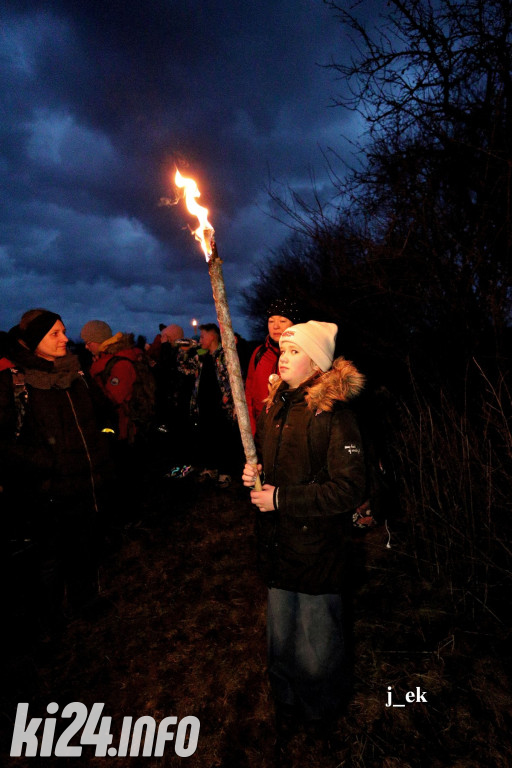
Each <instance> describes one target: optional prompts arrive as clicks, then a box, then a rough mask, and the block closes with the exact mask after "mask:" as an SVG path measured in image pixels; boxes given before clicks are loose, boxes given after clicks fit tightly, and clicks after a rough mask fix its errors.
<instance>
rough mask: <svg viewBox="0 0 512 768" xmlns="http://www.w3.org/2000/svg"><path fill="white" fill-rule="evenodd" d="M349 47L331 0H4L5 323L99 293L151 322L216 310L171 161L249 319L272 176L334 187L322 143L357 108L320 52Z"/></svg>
mask: <svg viewBox="0 0 512 768" xmlns="http://www.w3.org/2000/svg"><path fill="white" fill-rule="evenodd" d="M339 46H340V37H339V29H338V27H337V22H336V20H335V18H334V17H333V15H332V14H331V13H329V11H328V9H327V8H326V7H325V5H324V4H323V3H322V2H320V1H319V0H284V1H283V2H280V3H275V2H270V0H263V2H262V3H258V4H257V5H254V4H241V3H239V2H229V3H218V2H217V1H216V0H215V2H214V0H202V2H199V1H197V2H192V0H190V1H189V2H187V3H169V2H168V1H167V0H165V1H164V0H153V2H151V3H140V2H135V0H126V2H122V3H121V2H119V1H118V0H111V2H109V3H105V2H103V0H89V2H87V3H74V2H71V0H60V1H58V0H53V1H50V2H48V0H44V1H43V0H32V2H30V3H28V2H24V1H22V0H20V1H19V2H9V3H7V9H6V10H5V12H4V14H3V22H2V29H1V30H0V88H1V92H2V104H3V110H2V112H1V113H0V139H1V144H0V147H1V148H0V203H1V213H0V290H1V291H2V296H3V297H4V301H3V302H2V307H1V308H0V327H2V328H5V327H9V326H10V325H12V324H14V323H15V322H17V320H18V319H19V315H20V314H21V313H22V312H23V311H24V310H26V309H28V308H29V307H32V306H38V305H41V304H43V305H45V304H47V303H48V300H49V299H51V300H52V308H53V309H55V310H56V311H61V312H62V313H63V314H64V315H66V316H67V317H68V320H67V321H66V322H68V324H71V326H72V327H73V329H76V328H79V327H81V325H80V324H81V323H82V321H83V319H84V318H86V319H90V317H91V315H97V316H101V310H102V309H103V314H104V312H105V308H108V309H109V311H111V312H112V321H113V322H114V324H119V325H120V326H123V327H130V328H131V329H132V330H137V331H139V332H141V333H143V334H145V335H148V336H149V335H151V334H152V333H153V330H154V329H155V328H156V329H157V327H158V323H159V322H167V321H169V322H171V321H176V322H181V323H182V324H183V323H185V324H186V323H187V322H188V321H187V319H186V318H188V317H189V316H192V315H196V316H198V319H200V320H212V319H214V314H215V313H214V306H213V300H212V298H211V291H209V283H208V274H207V269H206V266H205V264H204V261H203V259H202V255H201V253H200V250H199V246H198V245H197V243H195V241H194V240H193V239H192V238H191V236H190V234H189V232H188V229H187V224H188V223H189V217H188V215H187V214H186V212H185V211H184V209H183V207H181V206H177V207H176V208H174V209H166V208H159V206H158V201H159V199H160V198H161V197H163V196H168V195H170V194H171V193H172V184H171V178H172V175H173V170H174V167H175V164H176V163H177V164H178V165H179V167H180V170H182V172H183V173H189V174H190V175H194V177H195V178H197V180H198V183H199V185H200V189H201V193H202V202H203V204H204V205H206V206H207V207H208V208H209V210H210V218H211V220H212V221H213V223H214V226H215V229H216V233H217V241H218V244H219V250H220V251H221V253H222V258H223V259H224V274H225V279H226V285H227V292H228V296H229V298H230V301H231V302H232V314H233V315H234V324H235V325H236V326H237V328H238V329H240V330H241V332H243V333H245V332H247V328H248V324H247V323H246V318H245V317H244V314H243V313H244V306H243V301H242V300H241V298H240V297H241V289H242V288H243V287H244V286H245V285H247V282H248V280H249V279H250V274H251V269H252V267H253V265H254V264H257V263H258V262H260V261H261V259H263V258H264V257H265V256H266V255H267V254H268V253H269V252H270V251H272V250H275V249H276V248H278V247H279V244H280V243H282V242H283V240H284V238H285V237H286V236H287V235H288V230H287V228H286V227H285V226H283V225H282V224H279V223H278V222H277V221H276V220H275V219H274V218H272V216H271V214H272V207H273V204H272V201H271V200H270V198H269V196H268V187H269V185H270V183H271V182H272V183H275V182H276V180H277V182H278V183H281V184H283V186H285V187H286V186H288V185H289V186H292V187H296V188H299V189H301V190H304V192H305V191H306V189H307V187H308V185H309V184H310V183H311V178H312V177H314V178H315V181H316V183H317V185H318V189H320V190H321V194H322V195H324V196H325V197H326V198H327V197H328V196H329V194H330V192H331V190H330V182H329V175H328V171H327V168H326V163H325V158H324V155H323V152H324V151H325V149H326V145H331V144H335V143H336V140H337V137H338V136H341V135H342V134H343V129H344V128H345V127H346V128H347V130H348V129H349V127H350V125H351V123H350V116H349V115H344V114H342V113H341V111H340V110H332V109H329V106H328V105H329V103H330V100H331V97H332V95H333V94H332V89H333V87H334V81H333V79H332V77H331V78H330V76H329V74H328V71H327V70H325V69H324V68H322V66H321V65H322V64H325V63H327V62H328V61H329V60H330V59H331V58H333V57H334V58H335V54H336V53H337V51H338V50H339ZM337 87H338V86H337ZM340 141H342V140H341V139H340ZM342 152H343V149H342V150H341V153H342ZM113 307H115V308H116V309H115V310H114V309H113ZM166 312H167V314H166ZM164 315H165V316H164ZM155 333H156V330H155Z"/></svg>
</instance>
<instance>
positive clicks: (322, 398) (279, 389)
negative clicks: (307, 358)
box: [265, 357, 365, 413]
mask: <svg viewBox="0 0 512 768" xmlns="http://www.w3.org/2000/svg"><path fill="white" fill-rule="evenodd" d="M364 383H365V377H364V376H363V374H362V373H360V372H359V371H358V370H357V368H356V367H355V365H354V364H353V363H352V362H350V361H349V360H345V358H343V357H338V358H337V359H336V360H335V361H334V362H333V364H332V368H330V369H329V370H328V371H326V372H325V373H318V374H315V375H314V376H312V377H311V379H309V380H308V381H306V382H304V384H302V385H301V386H300V387H297V389H295V390H289V389H288V386H287V385H286V384H285V383H284V382H283V380H282V379H281V378H279V379H277V381H276V382H275V384H274V385H273V387H272V389H271V390H270V394H269V396H268V398H267V400H266V401H265V402H266V404H267V405H266V409H267V411H268V410H269V408H270V406H271V405H272V404H273V403H274V402H275V401H276V398H277V397H279V396H281V398H283V396H284V397H285V398H286V399H288V397H292V399H293V401H295V400H296V399H297V400H299V399H301V398H305V400H306V403H307V406H308V408H309V409H310V410H312V411H313V412H315V413H317V412H320V411H332V409H333V408H334V406H335V405H336V403H346V402H348V401H349V400H353V399H354V398H355V397H357V395H359V394H360V392H361V391H362V390H363V387H364ZM285 393H290V394H289V395H288V394H287V395H285Z"/></svg>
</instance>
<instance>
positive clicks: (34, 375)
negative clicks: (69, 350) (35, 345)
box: [15, 345, 83, 389]
mask: <svg viewBox="0 0 512 768" xmlns="http://www.w3.org/2000/svg"><path fill="white" fill-rule="evenodd" d="M15 364H16V367H17V368H19V369H20V370H21V371H22V372H23V378H24V381H25V384H29V385H30V386H31V387H34V388H35V389H68V388H69V387H70V386H71V384H72V383H73V381H75V380H76V379H79V378H81V377H82V375H83V374H82V371H81V370H80V361H79V359H78V357H77V356H76V355H66V356H65V357H58V358H57V359H56V360H55V362H51V361H50V360H45V359H44V358H42V357H39V356H38V355H34V354H33V353H32V352H30V351H29V350H25V349H24V348H23V347H21V345H20V346H19V347H18V349H17V350H16V355H15Z"/></svg>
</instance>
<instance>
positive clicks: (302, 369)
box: [279, 341, 317, 389]
mask: <svg viewBox="0 0 512 768" xmlns="http://www.w3.org/2000/svg"><path fill="white" fill-rule="evenodd" d="M316 368H317V366H315V364H314V363H313V361H312V360H311V358H310V357H309V355H306V353H305V352H304V350H303V349H301V348H300V347H298V346H297V344H294V343H293V342H292V341H283V343H282V345H281V356H280V358H279V375H280V376H281V378H282V379H283V381H286V383H287V384H288V386H290V387H292V389H295V387H298V386H299V384H302V382H303V381H306V379H309V377H310V376H311V374H312V373H313V371H314V370H316Z"/></svg>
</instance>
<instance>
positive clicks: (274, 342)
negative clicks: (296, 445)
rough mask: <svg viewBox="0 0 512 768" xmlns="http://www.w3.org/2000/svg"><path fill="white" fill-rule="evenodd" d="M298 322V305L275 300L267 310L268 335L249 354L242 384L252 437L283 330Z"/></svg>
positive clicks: (287, 300) (288, 300)
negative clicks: (249, 357)
mask: <svg viewBox="0 0 512 768" xmlns="http://www.w3.org/2000/svg"><path fill="white" fill-rule="evenodd" d="M298 321H299V314H298V309H297V306H296V304H295V303H294V302H293V301H291V300H290V299H276V300H275V301H273V302H272V303H271V304H270V306H269V307H268V310H267V325H268V335H267V337H266V339H265V341H264V342H263V344H260V345H259V347H256V349H255V350H254V352H253V353H252V355H251V359H250V360H249V366H248V369H247V378H246V381H245V397H246V400H247V407H248V409H249V418H250V421H251V429H252V433H253V435H254V434H255V433H256V423H257V421H258V417H259V415H260V413H261V411H262V410H263V401H264V400H265V398H266V397H267V396H268V383H269V376H271V375H272V374H273V373H277V363H278V361H279V339H280V337H281V334H282V332H283V331H284V330H286V328H289V327H290V325H293V324H294V323H297V322H298Z"/></svg>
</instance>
